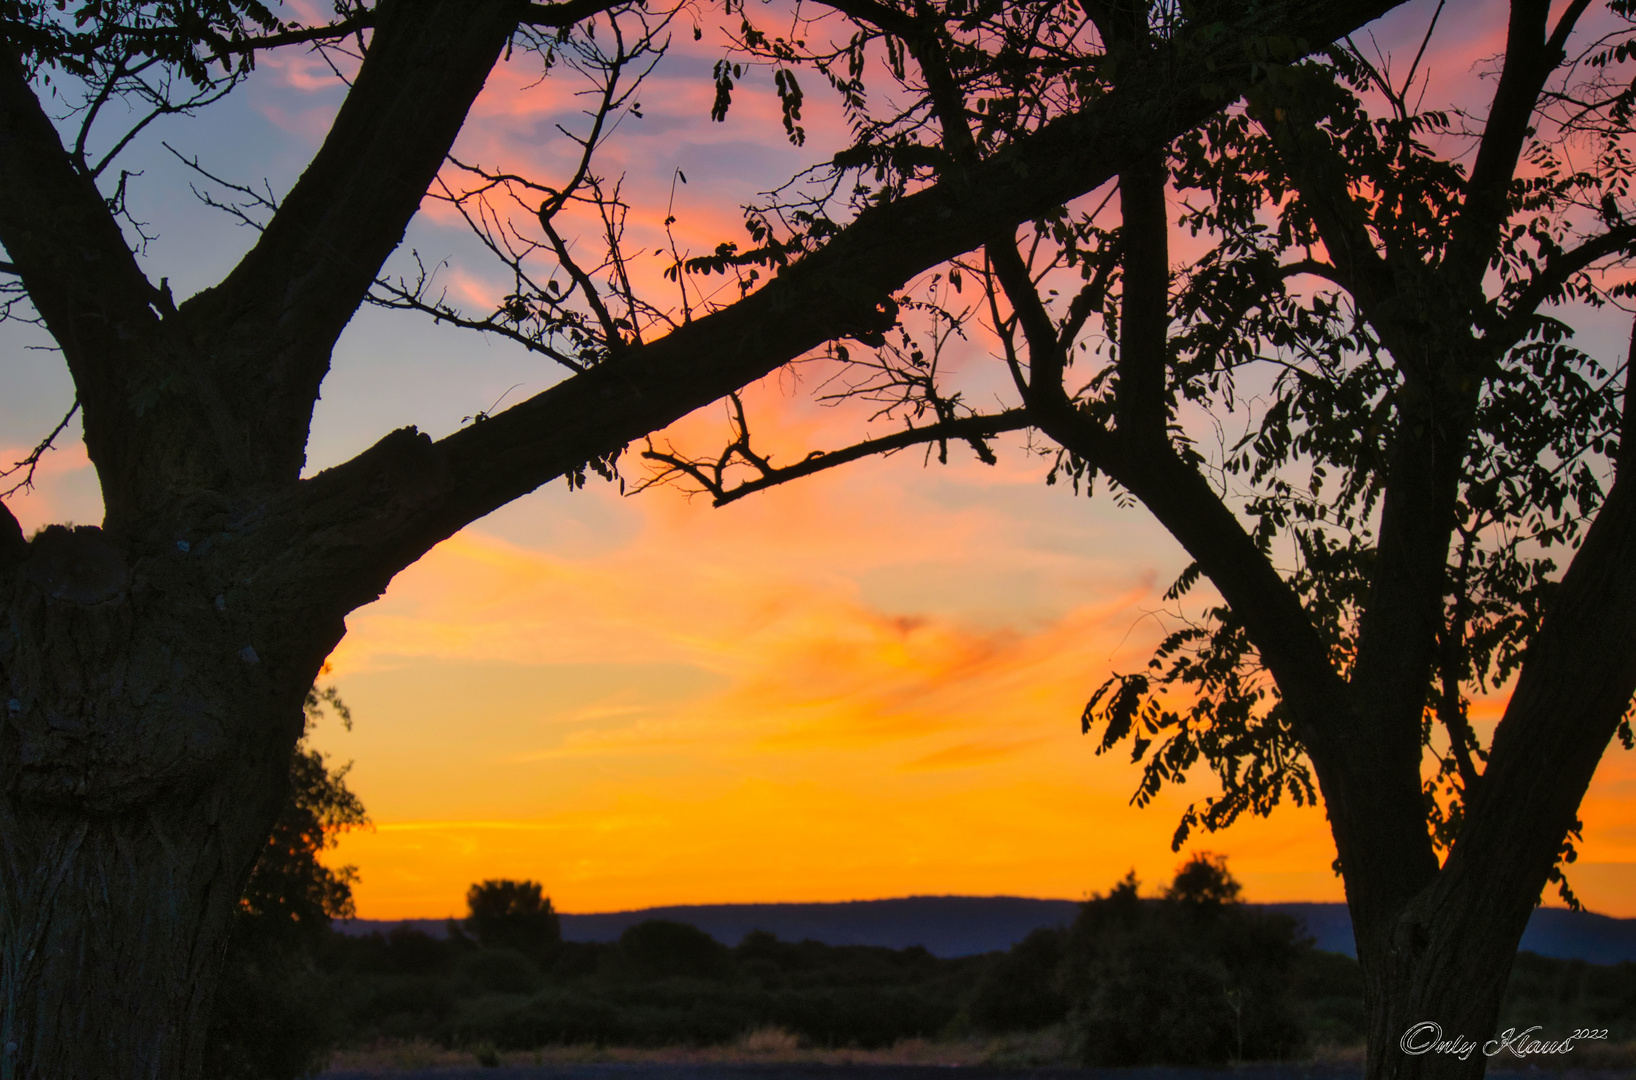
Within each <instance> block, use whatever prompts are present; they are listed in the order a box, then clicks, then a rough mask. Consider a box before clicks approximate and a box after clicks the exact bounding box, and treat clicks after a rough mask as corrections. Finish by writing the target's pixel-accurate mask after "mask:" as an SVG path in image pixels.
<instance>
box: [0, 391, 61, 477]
mask: <svg viewBox="0 0 1636 1080" xmlns="http://www.w3.org/2000/svg"><path fill="white" fill-rule="evenodd" d="M79 411H80V401H79V398H75V399H74V404H73V406H72V407H71V408H69V410H68V414H67V415H66V416H64V417H63V418H62V420H61V421H59V422H58V424H57V426H56V427H54V428H52V429H51V434H49V435H47V436H46V437H45V438H43V439H41V440H40V442H39V445H37V446H35V447H34V449H33V450H31V451H29V453H28V456H27V457H25V458H23V460H21V461H18V462H14V463H13V464H12V466H11V467H10V468H8V469H0V479H4V478H5V477H8V476H15V475H16V474H17V473H19V472H21V473H22V474H23V477H22V479H21V480H18V481H17V482H16V483H14V484H12V485H11V487H9V488H7V489H6V490H4V491H0V498H5V497H6V496H7V495H15V494H17V492H19V491H23V490H25V489H28V488H32V487H33V486H34V470H35V469H36V468H38V467H39V464H40V458H42V457H44V456H45V452H46V451H47V450H50V449H51V448H52V446H51V444H52V443H54V442H56V441H57V436H58V435H61V434H62V433H63V429H64V428H66V427H67V426H68V422H69V421H70V420H72V419H74V414H75V413H77V412H79Z"/></svg>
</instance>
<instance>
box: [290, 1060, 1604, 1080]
mask: <svg viewBox="0 0 1636 1080" xmlns="http://www.w3.org/2000/svg"><path fill="white" fill-rule="evenodd" d="M1362 1075H1363V1073H1362V1070H1360V1069H1355V1068H1344V1067H1336V1066H1324V1065H1246V1066H1239V1067H1237V1068H1230V1069H1184V1068H1144V1069H1070V1068H1037V1069H1004V1068H994V1067H992V1066H986V1065H954V1066H951V1065H814V1064H788V1065H771V1064H769V1065H736V1064H735V1065H726V1064H723V1065H712V1064H686V1065H651V1064H588V1065H520V1066H519V1065H513V1066H500V1067H496V1068H484V1067H481V1066H478V1065H469V1066H465V1065H461V1066H439V1067H436V1068H428V1069H416V1070H411V1071H393V1072H380V1071H362V1070H356V1069H354V1070H345V1071H340V1070H331V1071H328V1072H325V1073H322V1074H320V1077H319V1080H373V1078H376V1077H385V1076H390V1077H392V1078H393V1080H1356V1078H1358V1077H1361V1076H1362ZM1488 1075H1489V1076H1491V1077H1496V1078H1505V1077H1514V1078H1516V1080H1525V1078H1530V1077H1538V1078H1540V1080H1636V1070H1631V1069H1573V1068H1568V1069H1550V1070H1544V1069H1522V1070H1516V1069H1495V1068H1491V1069H1490V1070H1489V1071H1488Z"/></svg>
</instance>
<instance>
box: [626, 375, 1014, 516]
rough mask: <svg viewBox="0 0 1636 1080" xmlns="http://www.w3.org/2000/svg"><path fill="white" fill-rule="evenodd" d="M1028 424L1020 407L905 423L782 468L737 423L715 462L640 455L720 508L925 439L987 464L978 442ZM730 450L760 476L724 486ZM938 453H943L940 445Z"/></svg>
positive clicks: (986, 455)
mask: <svg viewBox="0 0 1636 1080" xmlns="http://www.w3.org/2000/svg"><path fill="white" fill-rule="evenodd" d="M735 397H736V395H735ZM741 410H742V407H741ZM739 423H740V425H742V423H743V412H742V411H740V413H739ZM1031 424H1032V421H1031V420H1030V419H1029V417H1028V413H1027V410H1025V409H1007V410H1006V411H1004V412H999V413H993V414H989V415H978V416H962V417H960V418H958V419H955V420H941V421H938V422H936V423H932V424H926V425H923V426H921V427H912V426H911V427H907V428H905V429H904V430H902V431H899V432H895V433H893V434H891V435H883V436H880V437H879V438H875V439H866V440H864V441H863V442H859V443H854V444H853V445H852V446H848V447H846V448H844V449H841V450H828V451H820V450H814V451H813V452H812V453H810V454H808V455H807V456H806V457H804V458H802V459H801V461H800V462H799V463H798V464H795V465H788V466H785V467H783V468H778V467H775V466H773V465H772V464H771V463H770V462H768V461H766V460H765V459H762V458H760V457H757V456H753V455H752V453H751V452H750V450H749V445H748V440H749V432H748V430H747V429H744V428H743V427H742V426H741V427H740V431H741V433H742V434H741V436H740V439H739V440H738V441H735V443H734V444H733V445H732V446H730V447H728V451H727V454H724V455H723V456H722V458H721V459H719V460H718V461H717V462H715V463H705V462H700V461H696V460H689V459H686V458H682V457H679V456H678V455H675V454H669V453H663V452H660V451H656V450H654V449H652V447H651V445H650V447H649V449H647V450H644V451H643V452H642V457H644V458H646V459H647V460H649V461H657V462H660V463H661V464H664V465H666V466H668V468H669V470H674V471H675V472H678V473H682V474H684V475H686V476H688V477H691V478H692V479H693V480H694V482H696V483H697V484H698V485H699V486H700V488H702V489H703V490H704V491H707V492H709V494H710V496H711V498H712V502H713V505H715V506H726V505H727V504H728V503H730V502H737V501H738V500H739V499H742V498H744V497H745V496H746V495H752V494H754V493H755V492H758V491H765V490H766V489H767V488H770V487H776V486H777V485H779V484H786V483H788V482H790V481H791V480H796V479H799V478H801V477H803V476H811V475H813V474H814V473H819V472H823V471H824V470H825V469H833V468H835V467H836V466H837V465H845V464H847V463H848V462H851V461H858V460H861V459H863V458H866V457H872V456H874V455H877V454H882V455H887V454H892V453H895V452H897V451H899V450H902V449H905V448H906V447H910V446H922V445H926V444H928V443H939V444H946V443H948V442H950V441H959V442H965V443H969V444H971V446H972V448H973V450H974V451H976V452H977V454H978V456H979V457H980V458H982V459H984V460H985V461H987V462H989V463H992V462H993V454H992V452H990V451H989V450H988V448H987V446H983V445H981V441H982V440H983V439H987V438H991V437H993V436H995V435H999V434H1001V433H1003V432H1007V431H1021V430H1023V429H1024V428H1027V427H1029V426H1031ZM740 442H742V443H744V446H743V447H742V448H741V447H740V446H739V443H740ZM733 453H737V454H738V455H739V456H741V457H742V458H744V459H745V460H747V461H749V462H750V463H751V464H752V465H754V466H755V467H756V469H757V470H758V471H759V473H760V475H758V476H757V477H756V478H755V479H753V480H746V481H744V482H743V483H740V484H736V485H733V486H732V487H728V486H727V485H726V484H725V483H724V481H723V473H724V471H725V466H726V465H727V464H728V461H727V457H728V454H733ZM943 457H945V458H946V457H947V447H946V445H945V447H944V454H943ZM707 467H708V471H707ZM665 479H666V474H665V473H660V474H659V475H658V476H656V477H654V478H653V479H652V480H651V481H649V482H647V483H645V484H643V485H642V486H641V487H639V488H638V489H637V490H641V488H642V487H650V486H652V485H653V484H658V483H663V482H664V481H665Z"/></svg>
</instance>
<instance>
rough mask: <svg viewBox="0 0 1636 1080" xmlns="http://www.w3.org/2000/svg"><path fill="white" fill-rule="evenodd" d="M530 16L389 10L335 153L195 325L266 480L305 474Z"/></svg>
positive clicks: (199, 301) (192, 310)
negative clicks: (381, 276)
mask: <svg viewBox="0 0 1636 1080" xmlns="http://www.w3.org/2000/svg"><path fill="white" fill-rule="evenodd" d="M526 8H527V5H525V4H523V3H522V2H521V0H482V2H473V0H396V2H394V3H391V4H386V5H382V8H381V10H380V13H379V15H378V18H377V20H376V28H375V31H374V37H373V39H372V41H371V43H370V46H369V51H368V53H367V55H366V56H365V59H364V62H363V65H362V66H361V68H360V69H359V72H358V77H357V79H356V81H355V82H354V84H353V86H352V89H351V90H350V91H349V92H348V94H347V96H346V100H345V102H344V103H343V104H342V106H341V110H340V112H339V114H338V115H337V116H336V118H335V123H334V124H333V126H332V127H331V128H330V131H329V135H328V136H327V137H326V139H325V140H324V145H323V147H322V148H321V149H320V150H319V151H318V153H317V155H316V156H315V157H314V158H313V160H312V162H311V164H310V165H308V167H307V169H306V171H305V172H304V173H303V174H302V176H301V179H300V180H299V181H298V182H297V183H296V185H295V187H294V188H293V189H292V190H291V191H290V193H289V195H288V196H287V197H286V198H285V199H284V200H283V202H282V204H281V205H280V207H279V209H278V211H277V213H275V214H274V215H273V217H272V220H271V221H269V222H268V224H267V227H266V229H265V230H264V231H263V233H262V234H261V237H260V239H259V240H258V241H257V243H256V245H255V247H253V248H252V249H251V250H250V252H249V253H248V254H247V255H246V256H245V257H244V259H243V260H242V261H241V262H240V263H239V265H238V266H237V267H236V268H235V269H234V270H233V272H232V273H231V274H230V275H228V277H227V278H226V279H225V280H224V281H223V282H222V283H221V284H220V285H218V286H217V287H215V288H214V289H210V290H207V291H206V292H204V293H201V294H199V295H198V296H196V297H194V298H193V299H192V300H190V301H189V302H188V303H186V304H184V305H183V307H182V314H183V315H184V317H185V318H186V319H187V320H189V322H190V323H192V324H193V325H194V326H195V327H196V328H197V329H196V333H199V334H205V335H210V336H211V337H213V338H214V339H215V340H217V341H219V342H220V343H221V346H222V347H221V348H220V349H219V350H217V355H218V356H219V357H220V358H221V359H220V361H219V364H220V365H221V368H222V370H220V371H219V372H218V376H219V377H220V378H221V380H222V381H223V382H224V383H227V384H230V385H233V386H235V387H236V388H237V389H238V392H239V404H241V405H242V406H245V409H244V410H243V415H242V416H241V417H240V419H241V420H242V421H244V422H245V423H248V424H251V425H252V427H253V428H255V429H257V430H254V432H253V436H252V443H253V444H255V445H257V447H258V450H259V452H260V454H261V455H262V457H263V462H262V463H261V465H260V467H261V469H264V470H265V471H266V473H267V475H266V476H265V477H263V478H264V479H270V480H273V481H275V482H287V481H292V480H294V479H295V477H296V476H297V475H298V474H299V471H300V468H301V462H302V452H303V448H304V445H305V442H306V426H307V423H308V420H309V417H310V415H311V409H312V403H313V402H314V401H315V400H316V398H317V392H318V384H319V382H320V381H321V380H322V378H323V376H324V374H325V372H326V371H327V370H328V366H329V356H330V349H331V347H332V346H333V344H334V342H335V340H336V338H337V337H339V336H340V333H341V330H342V328H343V327H345V326H346V324H347V321H348V320H349V319H351V317H352V315H353V313H354V312H355V311H356V310H357V308H358V306H359V304H360V303H361V302H362V301H363V299H364V296H365V295H366V294H367V292H368V290H369V288H370V286H371V285H372V283H373V282H374V280H375V278H376V276H377V274H378V273H379V272H380V268H381V265H382V263H383V262H384V261H385V260H386V257H387V256H388V255H389V254H391V252H392V250H393V249H394V248H395V247H397V245H398V244H399V243H400V242H401V241H402V239H403V233H404V230H405V229H406V228H407V227H408V224H409V220H410V219H411V218H412V217H413V216H414V214H415V212H416V210H417V209H418V208H419V206H420V202H421V199H422V197H423V196H424V195H425V194H426V190H427V188H428V186H429V185H430V184H431V182H432V179H433V177H435V176H436V175H437V172H438V169H439V168H440V167H441V166H442V164H443V161H444V158H445V156H446V155H447V154H448V151H449V149H450V147H451V146H452V145H453V144H454V140H455V137H456V135H458V134H459V131H460V128H461V124H462V123H463V122H464V120H465V118H466V114H467V111H468V110H469V109H470V107H471V104H472V102H473V100H475V98H476V97H477V94H478V92H479V91H480V90H482V88H483V83H484V80H485V79H486V78H487V77H488V74H489V71H490V70H491V69H492V68H493V66H494V64H495V63H496V62H497V60H498V59H499V56H500V52H501V50H502V49H503V48H504V47H505V43H506V41H507V39H508V38H509V37H510V35H511V33H512V32H513V31H514V30H515V28H516V26H517V22H518V19H519V18H520V17H522V16H523V15H524V13H525V11H526Z"/></svg>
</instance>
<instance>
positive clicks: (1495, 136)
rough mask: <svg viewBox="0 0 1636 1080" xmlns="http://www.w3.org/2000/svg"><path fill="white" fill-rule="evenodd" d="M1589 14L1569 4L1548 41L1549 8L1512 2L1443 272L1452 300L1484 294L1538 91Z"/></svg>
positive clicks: (1577, 1)
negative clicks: (1495, 83)
mask: <svg viewBox="0 0 1636 1080" xmlns="http://www.w3.org/2000/svg"><path fill="white" fill-rule="evenodd" d="M1588 6H1589V0H1571V2H1570V3H1569V4H1568V6H1567V9H1566V10H1565V11H1564V13H1563V15H1562V18H1561V19H1560V20H1558V23H1557V26H1556V28H1555V30H1554V31H1553V32H1552V34H1551V36H1550V38H1549V39H1547V38H1546V36H1545V32H1546V20H1547V19H1548V17H1549V16H1550V11H1551V3H1550V0H1512V3H1511V18H1510V22H1509V24H1508V25H1507V28H1506V38H1505V64H1504V66H1503V67H1502V68H1501V70H1500V80H1499V85H1498V86H1496V87H1495V88H1494V100H1493V102H1492V103H1491V104H1490V106H1489V110H1488V120H1487V122H1486V123H1485V124H1484V125H1483V135H1482V140H1481V142H1480V143H1479V145H1478V147H1477V160H1476V161H1475V162H1474V163H1473V164H1472V167H1471V178H1470V179H1469V180H1468V181H1467V182H1466V190H1465V198H1464V200H1463V201H1462V203H1461V207H1460V215H1459V217H1458V218H1457V219H1456V220H1455V223H1454V233H1453V236H1452V237H1451V238H1450V241H1449V253H1448V258H1447V259H1446V260H1445V262H1444V264H1443V267H1442V271H1443V274H1444V279H1445V280H1446V281H1447V282H1448V283H1449V284H1450V285H1451V286H1452V287H1453V288H1454V290H1455V291H1456V292H1457V293H1475V292H1476V291H1477V290H1478V289H1480V288H1481V286H1482V277H1483V274H1484V272H1485V271H1486V270H1487V269H1488V260H1489V256H1490V255H1491V254H1492V253H1493V245H1494V240H1495V238H1496V237H1497V236H1498V234H1499V230H1500V226H1501V225H1503V224H1504V223H1505V219H1506V214H1507V212H1508V210H1509V207H1510V200H1511V182H1512V180H1513V179H1514V177H1515V176H1516V171H1517V160H1518V158H1519V157H1520V155H1521V154H1522V148H1523V146H1524V144H1525V143H1526V142H1527V140H1528V138H1529V137H1530V136H1531V135H1532V134H1533V126H1532V125H1533V119H1534V109H1535V107H1536V106H1537V105H1538V103H1539V95H1540V91H1541V90H1543V89H1544V88H1545V81H1546V80H1547V79H1549V78H1550V77H1551V73H1552V72H1553V71H1555V70H1556V69H1557V67H1558V65H1560V64H1561V63H1562V59H1563V57H1564V56H1565V55H1566V54H1565V51H1564V47H1565V46H1566V44H1567V39H1568V35H1569V34H1571V33H1572V32H1573V28H1574V25H1575V24H1576V23H1577V21H1578V19H1579V16H1580V15H1581V14H1583V13H1584V11H1585V9H1586V7H1588Z"/></svg>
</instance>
